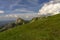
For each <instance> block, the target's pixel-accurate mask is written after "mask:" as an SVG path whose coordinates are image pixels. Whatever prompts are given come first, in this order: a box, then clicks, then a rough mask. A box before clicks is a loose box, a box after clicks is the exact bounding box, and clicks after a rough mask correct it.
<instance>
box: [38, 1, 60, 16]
mask: <svg viewBox="0 0 60 40" xmlns="http://www.w3.org/2000/svg"><path fill="white" fill-rule="evenodd" d="M58 1H59V0H53V1H50V2H49V3H45V4H44V6H43V7H42V8H41V9H40V10H39V13H38V15H56V14H58V13H60V6H59V5H60V2H58Z"/></svg>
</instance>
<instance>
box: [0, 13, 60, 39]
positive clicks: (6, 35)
mask: <svg viewBox="0 0 60 40" xmlns="http://www.w3.org/2000/svg"><path fill="white" fill-rule="evenodd" d="M0 40H60V14H58V15H55V16H49V17H46V18H45V17H42V18H38V20H35V21H34V22H31V23H28V24H24V25H22V26H19V25H17V26H16V27H15V28H11V29H9V30H6V31H4V32H1V33H0Z"/></svg>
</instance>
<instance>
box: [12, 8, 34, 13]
mask: <svg viewBox="0 0 60 40" xmlns="http://www.w3.org/2000/svg"><path fill="white" fill-rule="evenodd" d="M15 12H19V13H21V12H22V13H23V12H24V13H34V11H31V10H28V9H26V8H21V9H15V10H14V11H12V13H15Z"/></svg>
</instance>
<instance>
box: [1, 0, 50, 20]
mask: <svg viewBox="0 0 60 40" xmlns="http://www.w3.org/2000/svg"><path fill="white" fill-rule="evenodd" d="M49 1H50V0H0V19H4V18H7V17H8V18H9V17H17V16H21V17H26V18H28V16H30V17H32V16H36V14H37V13H38V11H39V9H40V8H41V7H42V6H43V4H44V3H46V2H49Z"/></svg>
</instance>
